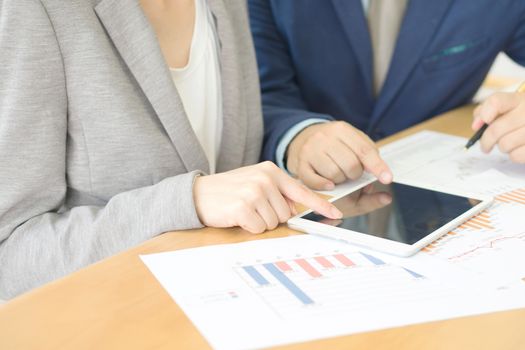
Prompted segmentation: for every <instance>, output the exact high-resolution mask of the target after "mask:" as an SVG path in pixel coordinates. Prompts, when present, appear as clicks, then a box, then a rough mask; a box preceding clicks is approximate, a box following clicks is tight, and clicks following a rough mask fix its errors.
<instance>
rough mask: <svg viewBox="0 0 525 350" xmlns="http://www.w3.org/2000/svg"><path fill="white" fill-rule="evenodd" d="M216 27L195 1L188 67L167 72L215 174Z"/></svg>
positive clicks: (202, 3) (218, 115) (218, 111)
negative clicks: (169, 73)
mask: <svg viewBox="0 0 525 350" xmlns="http://www.w3.org/2000/svg"><path fill="white" fill-rule="evenodd" d="M217 46H218V45H217V35H216V27H215V23H214V21H213V17H212V15H211V12H210V11H209V9H208V5H207V3H206V0H195V25H194V29H193V38H192V41H191V48H190V57H189V61H188V64H187V65H186V66H185V67H183V68H170V71H171V76H172V78H173V82H174V83H175V87H176V88H177V91H178V93H179V95H180V97H181V99H182V104H183V106H184V110H185V111H186V115H187V117H188V119H189V121H190V124H191V127H192V128H193V131H194V132H195V135H196V136H197V139H198V140H199V142H200V144H201V146H202V148H203V150H204V153H205V154H206V157H207V158H208V162H209V164H210V174H213V173H215V171H216V163H217V156H218V150H219V147H220V142H221V132H222V94H221V77H220V67H219V57H218V49H217Z"/></svg>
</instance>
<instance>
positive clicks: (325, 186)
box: [299, 162, 335, 191]
mask: <svg viewBox="0 0 525 350" xmlns="http://www.w3.org/2000/svg"><path fill="white" fill-rule="evenodd" d="M299 179H301V181H302V182H303V183H304V184H305V185H306V186H308V187H310V188H312V189H314V190H327V191H329V190H333V189H334V187H335V185H334V183H333V182H332V181H330V180H328V179H325V178H324V177H322V176H321V175H319V174H317V173H316V172H315V170H314V168H312V166H311V165H310V164H309V163H306V162H301V164H300V165H299Z"/></svg>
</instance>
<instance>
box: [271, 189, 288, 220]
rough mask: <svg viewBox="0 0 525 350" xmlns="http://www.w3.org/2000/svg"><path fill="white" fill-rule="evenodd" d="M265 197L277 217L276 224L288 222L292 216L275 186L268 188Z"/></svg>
mask: <svg viewBox="0 0 525 350" xmlns="http://www.w3.org/2000/svg"><path fill="white" fill-rule="evenodd" d="M266 195H267V197H268V202H269V203H270V206H271V207H272V209H273V211H274V213H275V214H276V216H277V220H278V223H283V222H286V221H288V219H289V218H290V216H291V215H292V210H291V208H290V206H289V204H288V202H287V201H286V199H285V198H284V197H283V195H282V194H281V192H279V189H278V188H277V186H271V187H270V188H267V189H266Z"/></svg>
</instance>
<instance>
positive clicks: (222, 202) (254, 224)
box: [193, 162, 342, 233]
mask: <svg viewBox="0 0 525 350" xmlns="http://www.w3.org/2000/svg"><path fill="white" fill-rule="evenodd" d="M193 191H194V196H195V206H196V208H197V214H198V215H199V218H200V220H201V222H202V223H203V224H204V225H206V226H211V227H233V226H240V227H242V228H243V229H245V230H247V231H249V232H252V233H262V232H264V231H266V230H273V229H274V228H276V227H277V226H278V225H279V224H280V223H283V222H286V221H287V220H288V219H289V218H290V217H291V216H292V215H295V214H296V211H295V203H296V202H297V203H301V204H303V205H305V206H307V207H309V208H311V209H313V210H314V211H316V212H318V213H320V214H322V215H324V216H326V217H328V218H332V219H339V218H341V217H342V213H341V212H340V211H339V210H338V209H337V208H336V207H334V206H333V205H332V204H331V203H330V202H328V201H326V200H324V199H321V198H320V197H318V196H317V195H316V194H315V193H313V192H311V191H310V190H309V189H307V188H306V186H304V185H302V184H300V183H299V182H297V181H296V180H294V179H292V178H291V177H290V176H288V175H287V174H286V173H285V172H283V171H282V170H281V169H279V168H278V167H277V166H276V165H275V164H273V163H271V162H264V163H260V164H257V165H252V166H247V167H243V168H239V169H236V170H232V171H229V172H226V173H220V174H216V175H210V176H202V177H198V178H197V179H196V180H195V185H194V190H193Z"/></svg>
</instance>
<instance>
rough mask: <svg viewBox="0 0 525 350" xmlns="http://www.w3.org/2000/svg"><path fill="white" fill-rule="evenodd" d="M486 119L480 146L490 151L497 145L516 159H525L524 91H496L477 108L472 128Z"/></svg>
mask: <svg viewBox="0 0 525 350" xmlns="http://www.w3.org/2000/svg"><path fill="white" fill-rule="evenodd" d="M484 123H486V124H489V127H488V128H487V130H485V132H484V133H483V137H482V138H481V140H480V141H481V149H482V150H483V151H484V152H486V153H488V152H490V151H492V149H493V148H494V146H495V145H498V148H499V149H500V151H502V152H504V153H507V154H508V155H509V157H510V159H511V160H512V161H513V162H516V163H525V93H523V92H515V93H496V94H494V95H492V96H490V97H489V98H488V99H486V100H485V101H484V102H483V103H482V104H480V105H479V106H478V107H477V108H476V109H475V110H474V122H473V123H472V129H474V130H478V129H479V128H481V126H482V125H483V124H484Z"/></svg>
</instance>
